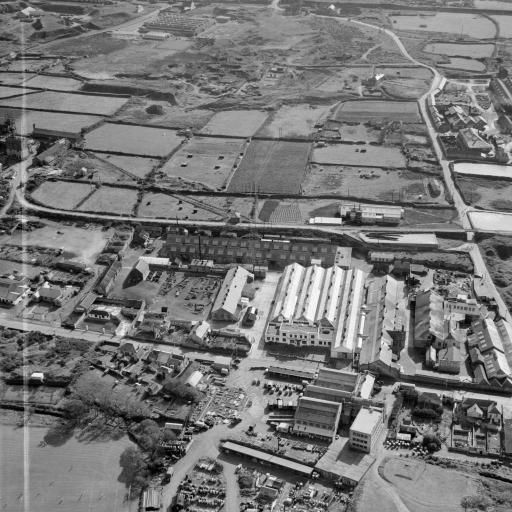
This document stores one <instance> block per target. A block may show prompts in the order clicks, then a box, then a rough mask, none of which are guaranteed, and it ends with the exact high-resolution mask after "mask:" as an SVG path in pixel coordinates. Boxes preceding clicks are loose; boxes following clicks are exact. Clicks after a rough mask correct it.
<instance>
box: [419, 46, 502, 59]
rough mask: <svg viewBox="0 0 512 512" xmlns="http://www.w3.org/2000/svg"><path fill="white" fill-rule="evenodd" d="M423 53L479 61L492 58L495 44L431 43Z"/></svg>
mask: <svg viewBox="0 0 512 512" xmlns="http://www.w3.org/2000/svg"><path fill="white" fill-rule="evenodd" d="M423 51H425V52H428V53H437V54H440V55H447V56H448V57H468V58H473V59H478V58H482V57H490V56H491V55H492V54H493V52H494V44H491V43H482V44H465V43H459V44H457V43H429V44H427V45H426V46H425V48H424V49H423Z"/></svg>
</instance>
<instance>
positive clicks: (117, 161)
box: [97, 153, 159, 178]
mask: <svg viewBox="0 0 512 512" xmlns="http://www.w3.org/2000/svg"><path fill="white" fill-rule="evenodd" d="M97 156H98V158H101V159H103V160H105V161H107V162H109V163H111V164H112V165H115V166H116V167H120V168H121V169H124V170H125V171H128V172H129V173H131V174H134V175H136V176H138V177H139V178H144V177H145V176H147V175H148V174H149V173H150V172H151V171H152V170H153V169H154V168H155V167H156V166H157V165H158V163H159V160H158V159H156V158H144V157H142V156H125V155H106V154H104V153H99V154H98V155H97Z"/></svg>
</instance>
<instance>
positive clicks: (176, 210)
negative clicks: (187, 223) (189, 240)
mask: <svg viewBox="0 0 512 512" xmlns="http://www.w3.org/2000/svg"><path fill="white" fill-rule="evenodd" d="M194 197H195V196H194ZM197 199H199V198H197ZM138 215H139V217H155V218H163V219H183V220H189V219H192V220H193V219H196V220H221V219H222V216H221V215H216V214H215V213H212V212H210V211H208V210H205V209H203V208H200V207H199V206H196V205H195V204H192V203H189V202H187V201H186V200H185V199H179V198H178V197H174V196H171V195H168V194H154V193H149V194H145V195H144V197H143V198H142V201H141V202H140V205H139V208H138Z"/></svg>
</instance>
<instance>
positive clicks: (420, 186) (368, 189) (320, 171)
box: [302, 165, 446, 204]
mask: <svg viewBox="0 0 512 512" xmlns="http://www.w3.org/2000/svg"><path fill="white" fill-rule="evenodd" d="M302 188H303V190H304V195H322V194H325V195H328V194H329V195H331V194H339V195H341V196H354V197H360V198H371V199H380V200H383V201H397V200H401V201H418V202H422V201H423V202H436V203H439V204H446V200H445V198H444V195H443V194H441V195H439V196H438V197H432V196H431V195H430V193H429V189H428V186H427V183H426V177H425V175H423V174H420V173H416V172H412V171H406V170H402V171H401V170H396V171H393V170H385V169H381V168H379V167H350V166H329V167H321V166H319V165H312V166H310V169H309V170H308V172H307V174H306V178H305V180H304V182H303V184H302ZM420 195H421V196H422V197H421V199H420V198H419V196H420Z"/></svg>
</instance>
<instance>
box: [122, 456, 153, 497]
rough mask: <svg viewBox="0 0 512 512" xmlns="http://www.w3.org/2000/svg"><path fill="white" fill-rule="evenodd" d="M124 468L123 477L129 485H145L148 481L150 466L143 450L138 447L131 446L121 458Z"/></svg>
mask: <svg viewBox="0 0 512 512" xmlns="http://www.w3.org/2000/svg"><path fill="white" fill-rule="evenodd" d="M119 464H120V465H121V468H122V469H123V471H122V474H121V477H122V481H123V482H124V483H125V484H126V485H127V486H130V485H131V486H134V487H139V488H141V487H144V486H145V485H146V484H147V481H148V476H149V474H148V467H147V464H146V461H145V460H144V457H143V455H142V452H141V451H140V450H139V449H138V448H134V447H133V446H129V447H128V448H126V449H125V450H124V452H123V453H122V454H121V457H120V459H119Z"/></svg>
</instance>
